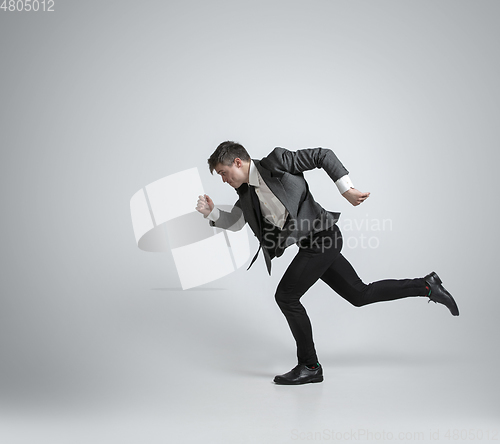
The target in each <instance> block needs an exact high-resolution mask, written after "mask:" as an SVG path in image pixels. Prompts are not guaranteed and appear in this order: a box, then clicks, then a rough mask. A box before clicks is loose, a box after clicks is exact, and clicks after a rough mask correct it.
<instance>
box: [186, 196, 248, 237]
mask: <svg viewBox="0 0 500 444" xmlns="http://www.w3.org/2000/svg"><path fill="white" fill-rule="evenodd" d="M196 210H197V211H199V212H200V213H201V214H203V216H204V217H205V218H206V219H209V223H210V225H211V226H212V227H217V228H223V229H225V230H229V231H239V230H241V229H242V228H243V227H244V226H245V223H246V221H245V218H244V217H243V211H242V210H241V208H240V201H239V200H238V201H237V202H236V203H235V204H234V206H233V208H232V209H231V212H227V211H224V210H220V209H219V208H217V207H216V206H215V204H214V202H213V201H212V199H210V197H209V196H208V195H206V194H205V195H204V196H198V203H197V205H196Z"/></svg>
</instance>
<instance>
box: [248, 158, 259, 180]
mask: <svg viewBox="0 0 500 444" xmlns="http://www.w3.org/2000/svg"><path fill="white" fill-rule="evenodd" d="M248 184H249V185H252V186H254V187H259V186H260V180H259V171H258V170H257V167H256V166H255V163H254V162H253V160H252V161H251V162H250V171H249V172H248Z"/></svg>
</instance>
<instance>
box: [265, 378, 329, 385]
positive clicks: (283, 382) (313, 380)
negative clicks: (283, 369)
mask: <svg viewBox="0 0 500 444" xmlns="http://www.w3.org/2000/svg"><path fill="white" fill-rule="evenodd" d="M323 379H324V378H323V376H318V377H317V378H314V379H310V380H309V381H304V382H288V381H286V380H283V381H279V380H278V381H276V379H275V380H274V383H275V384H277V385H303V384H309V383H313V384H314V383H316V382H323Z"/></svg>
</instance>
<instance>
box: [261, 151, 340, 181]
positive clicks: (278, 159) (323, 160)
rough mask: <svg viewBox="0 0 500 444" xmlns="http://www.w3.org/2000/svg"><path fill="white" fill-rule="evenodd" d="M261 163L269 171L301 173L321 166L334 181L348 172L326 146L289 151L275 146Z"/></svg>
mask: <svg viewBox="0 0 500 444" xmlns="http://www.w3.org/2000/svg"><path fill="white" fill-rule="evenodd" d="M261 163H262V164H263V165H264V166H265V167H266V168H267V169H270V170H271V171H273V170H274V171H276V172H285V173H290V174H301V173H303V172H304V171H308V170H313V169H314V168H323V169H324V170H325V171H326V173H327V174H328V175H329V176H330V177H331V178H332V180H333V181H334V182H336V181H337V180H338V179H340V178H341V177H343V176H345V175H347V174H349V171H347V169H346V168H345V167H344V165H342V162H341V161H340V160H339V159H338V157H337V156H336V155H335V153H334V152H333V151H332V150H330V149H328V148H307V149H303V150H297V151H289V150H287V149H285V148H279V147H278V148H275V149H274V150H273V151H272V152H271V153H270V154H269V155H268V156H267V157H265V158H264V159H262V160H261Z"/></svg>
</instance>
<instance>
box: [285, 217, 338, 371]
mask: <svg viewBox="0 0 500 444" xmlns="http://www.w3.org/2000/svg"><path fill="white" fill-rule="evenodd" d="M341 248H342V238H341V236H340V231H339V229H338V227H337V226H335V227H334V228H332V230H329V231H323V232H321V233H318V234H317V235H316V236H314V238H313V239H312V242H311V243H310V244H309V245H308V246H307V247H301V248H299V252H298V253H297V255H296V256H295V258H294V259H293V261H292V262H291V263H290V265H289V266H288V268H287V270H286V272H285V274H284V275H283V277H282V278H281V281H280V283H279V285H278V288H277V290H276V296H275V297H276V302H277V303H278V305H279V307H280V309H281V311H282V312H283V314H284V315H285V318H286V320H287V322H288V325H289V326H290V330H291V331H292V334H293V337H294V338H295V342H296V344H297V358H298V362H299V363H300V364H310V363H315V362H317V361H318V357H317V355H316V350H315V348H314V342H313V335H312V327H311V322H310V320H309V316H308V315H307V312H306V310H305V308H304V306H303V305H302V304H301V303H300V298H301V297H302V295H303V294H304V293H305V292H306V291H307V290H308V289H309V288H310V287H311V286H312V285H313V284H314V283H315V282H316V281H317V280H318V279H319V278H320V277H321V276H322V275H323V274H324V273H325V271H326V270H327V269H328V268H329V267H330V266H331V264H332V263H333V262H334V260H335V258H336V257H337V256H338V255H339V254H340V250H341Z"/></svg>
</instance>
